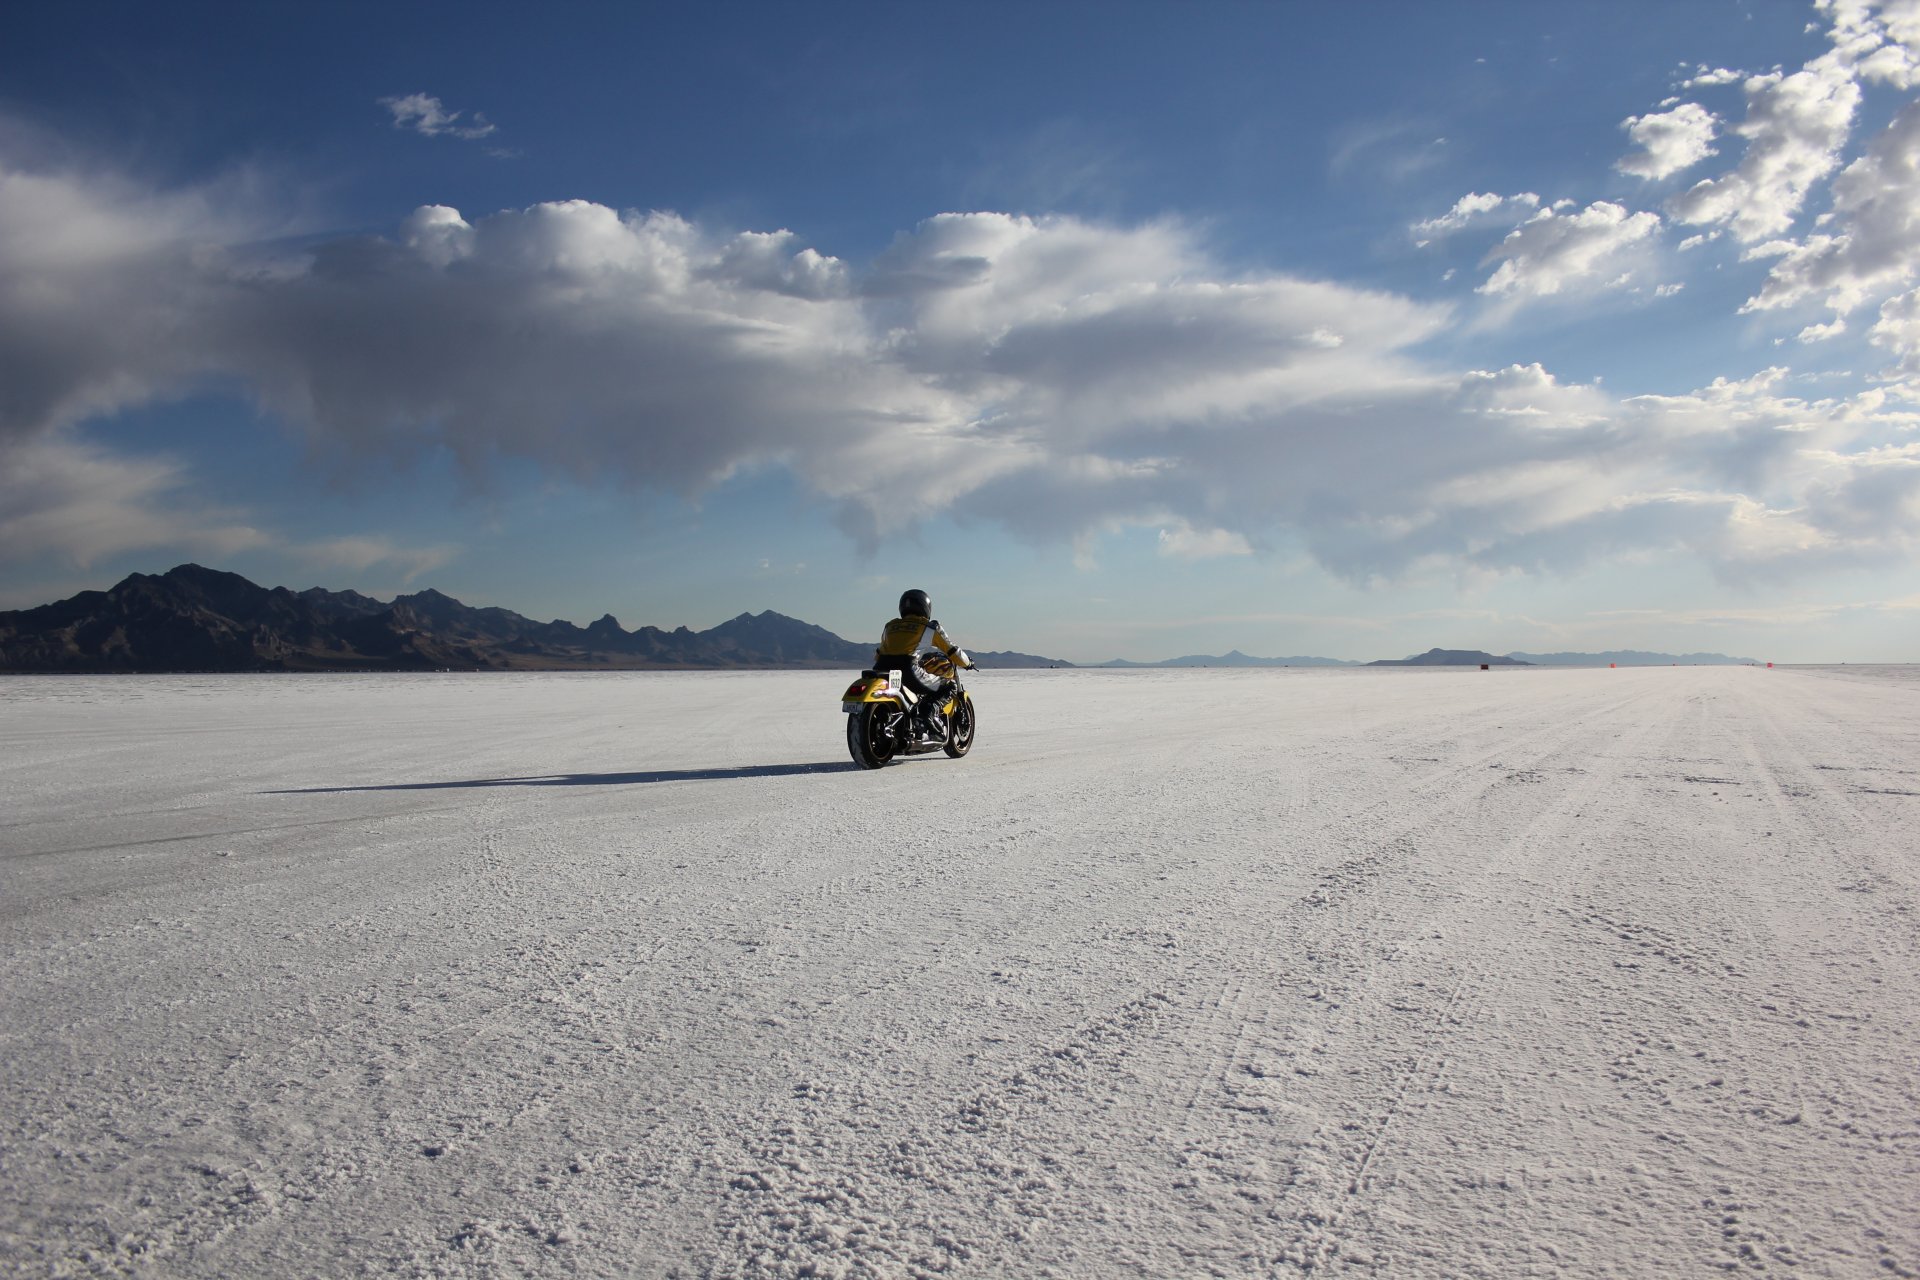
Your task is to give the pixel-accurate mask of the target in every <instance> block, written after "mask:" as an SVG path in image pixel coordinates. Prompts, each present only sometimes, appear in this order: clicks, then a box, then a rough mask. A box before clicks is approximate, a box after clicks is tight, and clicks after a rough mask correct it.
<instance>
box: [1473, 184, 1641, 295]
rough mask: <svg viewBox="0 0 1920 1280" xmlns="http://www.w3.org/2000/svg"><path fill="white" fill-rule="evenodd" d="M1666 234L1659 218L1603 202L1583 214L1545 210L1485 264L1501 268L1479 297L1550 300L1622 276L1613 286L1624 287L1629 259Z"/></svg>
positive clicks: (1503, 243) (1516, 230)
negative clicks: (1572, 289) (1608, 275)
mask: <svg viewBox="0 0 1920 1280" xmlns="http://www.w3.org/2000/svg"><path fill="white" fill-rule="evenodd" d="M1659 228H1660V215H1659V214H1657V213H1647V212H1645V211H1642V212H1640V213H1629V212H1628V211H1627V209H1626V207H1625V206H1623V205H1617V204H1612V203H1610V202H1608V201H1605V200H1597V201H1595V202H1594V203H1593V204H1590V205H1588V206H1587V207H1586V208H1585V209H1582V210H1580V211H1579V212H1577V213H1561V212H1558V211H1556V210H1554V209H1542V210H1540V212H1538V213H1536V214H1535V215H1534V216H1533V217H1531V218H1529V219H1528V220H1527V221H1525V222H1523V223H1521V224H1520V225H1519V226H1518V227H1516V228H1514V230H1513V231H1512V232H1511V233H1510V234H1509V235H1508V236H1507V238H1506V239H1505V240H1502V241H1501V242H1500V243H1499V244H1498V245H1496V246H1494V248H1493V249H1492V250H1491V251H1490V252H1489V253H1488V254H1487V256H1486V258H1485V259H1484V261H1485V262H1498V263H1499V264H1500V266H1499V268H1498V269H1497V270H1495V271H1494V273H1493V274H1492V275H1491V276H1489V277H1488V278H1487V281H1486V283H1484V284H1482V285H1481V286H1480V288H1479V292H1481V293H1486V294H1493V295H1495V296H1501V297H1513V298H1544V297H1550V296H1552V295H1553V294H1557V293H1559V292H1561V291H1562V290H1564V289H1567V288H1569V287H1571V286H1573V285H1576V284H1592V283H1595V282H1596V280H1597V278H1598V277H1599V276H1600V275H1601V274H1602V273H1603V272H1616V273H1619V274H1616V275H1615V277H1614V278H1613V279H1612V280H1610V281H1608V282H1606V283H1609V284H1620V283H1624V282H1625V280H1626V279H1627V278H1629V277H1630V272H1624V273H1623V272H1621V268H1622V266H1623V265H1625V256H1626V254H1627V252H1628V251H1629V250H1630V249H1632V248H1633V247H1634V246H1636V245H1638V244H1640V243H1641V242H1643V241H1645V240H1647V239H1648V237H1650V236H1652V235H1653V234H1654V232H1656V231H1657V230H1659Z"/></svg>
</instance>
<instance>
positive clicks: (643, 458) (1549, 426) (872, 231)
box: [0, 0, 1920, 661]
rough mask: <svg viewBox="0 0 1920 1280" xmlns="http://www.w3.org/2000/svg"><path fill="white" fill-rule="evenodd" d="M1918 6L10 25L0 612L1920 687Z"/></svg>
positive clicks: (481, 9)
mask: <svg viewBox="0 0 1920 1280" xmlns="http://www.w3.org/2000/svg"><path fill="white" fill-rule="evenodd" d="M1917 86H1920V0H1886V2H1885V3H1876V2H1874V0H1827V2H1825V3H1759V2H1749V3H1733V2H1731V0H1728V2H1724V3H1722V2H1720V0H1702V2H1701V3H1697V4H1688V5H1664V4H1654V3H1645V4H1638V3H1629V4H1624V5H1623V4H1619V3H1594V4H1586V5H1581V4H1560V5H1540V4H1536V3H1514V4H1506V3H1491V2H1486V3H1475V4H1460V5H1434V4H1415V3H1376V4H1366V5H1308V4H1304V3H1299V4H1292V3H1290V4H1250V3H1245V4H1242V3H1237V4H1229V3H1217V4H1172V3H1167V4H1099V5H1071V4H1053V5H1042V6H1016V5H993V4H989V5H979V6H969V7H966V8H964V9H960V8H950V9H940V8H935V7H931V6H912V5H900V4H874V5H839V6H793V5H764V6H756V5H746V4H739V5H726V6H687V7H684V8H682V7H669V6H613V5H593V6H580V7H572V8H568V7H560V8H555V9H551V10H535V9H532V8H529V7H526V6H509V5H496V6H486V5H480V6H475V5H465V6H461V7H458V8H454V7H445V6H399V7H385V6H382V7H374V6H363V7H355V6H328V7H294V6H282V5H218V6H204V5H202V6H195V5H186V6H173V7H169V8H166V9H164V10H161V9H155V8H154V7H152V6H130V5H129V6H116V5H88V6H34V7H31V8H30V9H28V10H27V11H25V12H24V13H23V14H21V15H17V16H13V17H10V21H9V31H8V37H7V39H6V41H5V42H4V43H0V607H19V606H25V605H30V604H37V603H42V602H44V601H47V600H50V599H54V598H56V597H59V596H63V595H66V594H70V593H71V592H72V591H75V590H78V589H82V588H85V587H100V586H106V585H109V584H110V583H111V582H113V581H115V580H117V579H118V578H119V577H120V576H122V575H124V574H125V573H127V572H131V571H135V570H141V571H157V570H161V569H164V568H166V567H169V566H171V565H172V564H175V563H178V562H180V561H183V560H189V559H191V560H197V561H200V562H201V563H206V564H213V565H218V566H221V567H226V568H231V569H233V570H235V571H238V572H241V573H245V574H247V575H248V576H250V577H253V578H254V579H256V580H258V581H262V582H267V583H283V584H286V585H290V586H295V587H302V586H307V585H316V584H318V585H325V586H330V587H336V588H343V587H353V588H356V589H359V590H362V591H366V592H369V593H371V594H376V595H382V596H386V595H391V594H393V593H396V592H399V591H404V590H412V589H418V588H420V587H422V586H428V585H431V586H435V587H438V588H440V589H441V590H444V591H447V592H449V593H450V594H453V595H456V596H459V597H460V598H462V599H464V600H467V601H469V602H471V603H476V604H497V605H502V606H505V607H508V608H513V609H517V610H519V611H521V612H523V613H527V614H531V615H534V616H538V617H566V618H571V619H573V620H574V621H577V622H582V623H584V622H586V621H589V620H591V619H592V618H594V617H596V616H598V615H599V614H600V613H602V612H609V611H610V612H612V613H614V614H615V615H616V616H617V617H619V618H620V620H621V621H622V623H623V624H625V625H627V626H629V627H632V626H638V625H640V624H642V623H653V624H655V625H661V626H674V625H678V624H682V623H684V624H689V625H693V626H696V627H700V626H709V625H712V624H713V623H715V622H718V621H720V620H722V619H724V618H726V617H729V616H731V615H733V614H735V613H738V612H740V611H742V610H753V611H758V610H760V609H764V608H772V609H778V610H780V611H781V612H784V613H789V614H793V615H796V616H799V617H803V618H807V619H809V620H811V621H817V622H820V623H822V624H823V625H826V626H829V627H832V628H833V629H835V630H837V631H840V632H841V633H842V634H844V635H848V636H854V637H864V636H865V635H866V634H867V633H869V632H872V631H875V630H876V629H877V627H878V625H879V622H880V620H881V619H882V618H883V617H884V616H886V614H887V613H888V612H889V611H890V608H891V603H892V601H893V599H894V597H895V596H896V595H897V594H898V592H899V591H900V590H901V589H902V588H903V587H906V586H924V587H927V588H928V589H930V590H932V591H933V592H934V594H935V598H936V601H937V605H938V612H939V613H940V614H941V615H942V617H943V620H944V621H945V622H947V624H948V625H949V627H950V629H951V630H953V631H954V632H955V633H956V634H957V635H959V636H960V637H961V638H962V639H963V641H965V642H967V643H970V644H973V645H976V646H977V647H983V648H989V647H990V648H1002V647H1006V648H1020V649H1026V650H1029V651H1035V652H1041V653H1047V654H1051V655H1055V656H1060V657H1066V658H1070V659H1074V660H1100V659H1104V658H1108V657H1113V656H1128V657H1134V658H1155V657H1166V656H1172V655H1176V654H1181V653H1192V652H1221V651H1224V650H1226V649H1230V648H1239V649H1242V650H1244V651H1247V652H1251V653H1258V654H1263V655H1281V654H1328V655H1332V656H1341V657H1357V658H1372V657H1381V656H1400V655H1403V654H1405V653H1408V652H1413V651H1417V650H1420V649H1425V648H1427V647H1429V646H1431V645H1441V646H1445V647H1475V648H1489V649H1493V650H1495V651H1499V652H1505V651H1509V650H1514V649H1527V650H1551V649H1603V648H1614V647H1628V646H1632V647H1646V648H1663V649H1670V650H1695V649H1710V650H1720V651H1724V652H1730V653H1736V654H1743V655H1749V656H1754V657H1759V658H1766V659H1771V660H1776V661H1819V660H1826V659H1833V660H1839V659H1848V660H1853V661H1873V660H1880V661H1901V660H1920V569H1916V567H1915V565H1916V561H1915V556H1914V551H1915V549H1916V546H1917V545H1920V435H1916V428H1915V424H1916V422H1920V416H1917V414H1916V401H1917V400H1920V395H1917V394H1916V393H1917V392H1920V381H1916V379H1917V378H1920V291H1916V289H1915V286H1916V285H1917V284H1920V278H1917V277H1920V220H1916V219H1915V218H1914V217H1913V216H1910V215H1909V213H1908V212H1907V211H1908V210H1909V209H1914V208H1920V108H1916V107H1914V106H1913V104H1914V101H1915V98H1916V87H1917Z"/></svg>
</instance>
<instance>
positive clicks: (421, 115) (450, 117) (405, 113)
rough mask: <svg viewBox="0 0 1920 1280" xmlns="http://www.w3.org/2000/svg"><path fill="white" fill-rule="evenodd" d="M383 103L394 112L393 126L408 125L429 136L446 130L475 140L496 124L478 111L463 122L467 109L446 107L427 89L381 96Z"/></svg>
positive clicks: (438, 134)
mask: <svg viewBox="0 0 1920 1280" xmlns="http://www.w3.org/2000/svg"><path fill="white" fill-rule="evenodd" d="M380 105H381V106H383V107H385V108H386V109H387V110H388V111H389V112H391V113H392V115H393V127H394V128H396V129H407V130H410V131H411V132H413V133H417V134H420V135H421V136H422V137H427V138H438V137H440V136H441V135H443V134H444V135H446V136H447V137H451V138H466V139H468V140H472V139H475V138H484V137H487V136H488V135H489V134H491V133H493V131H494V127H495V126H494V125H492V124H490V123H489V122H488V120H487V118H486V117H485V116H484V115H481V114H480V113H479V112H478V111H476V112H474V113H473V116H472V118H471V119H470V120H469V121H468V122H467V123H466V124H462V123H460V119H461V117H462V116H463V115H465V113H464V112H460V111H449V110H447V109H446V107H444V106H442V105H441V102H440V99H438V98H436V97H434V96H433V95H432V94H428V93H409V94H406V95H404V96H397V97H392V98H382V99H380Z"/></svg>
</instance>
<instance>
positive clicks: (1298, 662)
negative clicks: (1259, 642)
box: [1100, 649, 1360, 667]
mask: <svg viewBox="0 0 1920 1280" xmlns="http://www.w3.org/2000/svg"><path fill="white" fill-rule="evenodd" d="M1100 665H1101V666H1103V667H1357V666H1359V665H1360V664H1359V663H1357V662H1349V661H1348V660H1347V659H1345V658H1307V657H1298V658H1255V657H1252V656H1250V655H1248V654H1244V653H1242V652H1240V651H1239V650H1238V649H1230V650H1228V651H1227V652H1226V653H1222V654H1213V655H1209V654H1204V653H1194V654H1188V655H1187V656H1186V657H1184V658H1165V659H1162V660H1161V661H1159V662H1129V661H1128V660H1127V659H1125V658H1115V659H1114V660H1113V661H1111V662H1103V663H1101V664H1100Z"/></svg>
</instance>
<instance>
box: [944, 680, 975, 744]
mask: <svg viewBox="0 0 1920 1280" xmlns="http://www.w3.org/2000/svg"><path fill="white" fill-rule="evenodd" d="M973 730H974V719H973V695H971V694H967V693H963V694H961V695H960V697H959V698H958V699H957V700H955V702H954V704H953V714H952V715H951V716H949V717H947V745H946V746H945V747H944V748H943V750H945V751H946V753H947V754H948V755H950V756H952V757H953V758H954V759H955V760H958V759H959V758H960V757H961V756H963V755H965V754H967V752H969V751H971V750H973Z"/></svg>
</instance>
